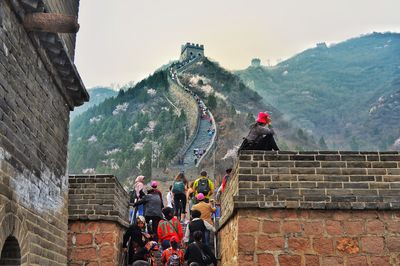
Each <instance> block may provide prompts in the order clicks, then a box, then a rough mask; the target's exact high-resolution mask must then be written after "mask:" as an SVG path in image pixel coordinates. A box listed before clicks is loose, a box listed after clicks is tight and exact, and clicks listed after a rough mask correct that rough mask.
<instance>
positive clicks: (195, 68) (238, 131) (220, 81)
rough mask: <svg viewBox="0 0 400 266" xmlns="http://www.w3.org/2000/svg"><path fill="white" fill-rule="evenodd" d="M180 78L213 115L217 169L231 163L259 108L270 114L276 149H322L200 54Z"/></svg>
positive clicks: (230, 74) (210, 162)
mask: <svg viewBox="0 0 400 266" xmlns="http://www.w3.org/2000/svg"><path fill="white" fill-rule="evenodd" d="M180 80H181V81H182V83H183V84H184V85H186V86H187V87H189V88H191V90H192V91H194V92H195V93H196V94H197V95H199V96H200V97H201V98H202V99H204V100H205V103H206V105H207V107H208V108H210V110H211V112H212V114H213V115H214V118H215V120H216V122H217V130H218V138H217V149H216V160H217V161H218V164H217V166H216V167H217V170H219V171H220V172H223V171H224V169H226V167H228V166H231V165H232V158H231V157H232V156H234V155H235V150H234V147H237V146H239V145H240V144H241V142H242V137H245V136H246V135H247V133H248V131H249V126H250V124H252V123H254V121H255V117H256V116H257V114H258V112H260V111H267V112H268V113H269V114H270V115H271V117H272V123H273V126H274V128H275V131H276V139H277V143H278V146H279V147H280V149H282V150H288V149H293V150H304V149H320V148H321V149H323V147H320V146H319V144H317V142H318V141H316V140H314V138H313V137H312V136H311V135H309V134H307V133H306V132H304V131H303V130H301V129H299V128H295V127H293V126H291V125H290V123H288V122H287V121H285V119H284V115H283V114H282V113H281V112H280V111H279V110H278V109H276V108H275V107H274V106H272V105H271V104H268V103H266V101H263V98H262V97H261V96H260V94H258V93H257V92H255V91H253V90H251V89H249V88H248V87H247V86H246V85H245V84H244V83H243V82H242V81H241V80H240V78H239V77H238V76H236V75H235V74H233V73H232V72H229V71H227V70H225V69H223V68H222V67H220V66H219V64H218V63H216V62H213V61H210V60H209V59H207V58H203V59H201V60H200V61H198V62H197V63H195V64H193V65H191V66H189V67H188V68H187V69H185V71H184V72H183V74H181V75H180ZM267 100H268V98H267ZM212 163H213V158H212V156H209V157H208V160H204V166H207V164H208V165H210V164H212Z"/></svg>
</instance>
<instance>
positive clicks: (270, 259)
mask: <svg viewBox="0 0 400 266" xmlns="http://www.w3.org/2000/svg"><path fill="white" fill-rule="evenodd" d="M257 260H258V265H259V266H275V265H276V264H275V258H274V256H273V255H272V254H258V255H257Z"/></svg>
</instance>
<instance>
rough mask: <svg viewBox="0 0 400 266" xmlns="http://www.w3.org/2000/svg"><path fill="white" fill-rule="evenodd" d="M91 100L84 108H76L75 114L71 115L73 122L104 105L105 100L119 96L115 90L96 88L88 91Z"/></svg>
mask: <svg viewBox="0 0 400 266" xmlns="http://www.w3.org/2000/svg"><path fill="white" fill-rule="evenodd" d="M88 92H89V96H90V100H89V102H88V103H85V104H84V105H82V106H79V107H76V108H75V110H74V111H73V112H71V113H70V116H69V117H70V119H71V120H73V119H74V118H75V117H76V116H78V115H80V114H82V113H83V112H85V111H86V110H88V109H89V108H90V107H92V106H94V105H98V104H100V103H102V102H103V101H104V100H105V99H107V98H111V97H114V96H116V95H117V94H118V92H116V91H115V90H112V89H110V88H102V87H95V88H91V89H88Z"/></svg>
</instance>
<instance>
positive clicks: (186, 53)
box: [180, 42, 204, 61]
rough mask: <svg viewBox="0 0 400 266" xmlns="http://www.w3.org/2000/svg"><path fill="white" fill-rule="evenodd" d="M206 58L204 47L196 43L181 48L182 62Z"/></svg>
mask: <svg viewBox="0 0 400 266" xmlns="http://www.w3.org/2000/svg"><path fill="white" fill-rule="evenodd" d="M202 56H204V45H202V44H197V43H196V44H195V43H189V42H188V43H186V44H183V45H182V48H181V58H180V60H181V61H186V60H190V59H193V58H195V57H202Z"/></svg>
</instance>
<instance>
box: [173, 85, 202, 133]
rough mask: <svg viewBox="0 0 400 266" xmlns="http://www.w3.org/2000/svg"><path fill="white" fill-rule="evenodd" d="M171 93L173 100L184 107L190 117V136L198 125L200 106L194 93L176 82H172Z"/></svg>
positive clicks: (179, 106) (180, 106)
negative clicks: (186, 90)
mask: <svg viewBox="0 0 400 266" xmlns="http://www.w3.org/2000/svg"><path fill="white" fill-rule="evenodd" d="M169 88H170V89H169V93H170V94H171V101H172V102H173V103H174V104H175V105H176V106H177V107H178V108H180V109H182V110H183V111H184V112H185V114H186V116H187V119H188V122H189V125H188V129H189V130H190V133H189V136H187V137H188V138H189V137H190V136H191V135H192V134H194V133H195V132H194V131H195V130H196V127H197V120H198V119H199V117H200V113H199V108H198V105H197V102H196V101H195V99H194V98H193V96H192V95H190V94H189V93H187V92H185V91H184V90H183V89H182V88H181V87H179V86H178V85H177V84H176V83H175V82H172V81H171V82H170V86H169Z"/></svg>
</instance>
